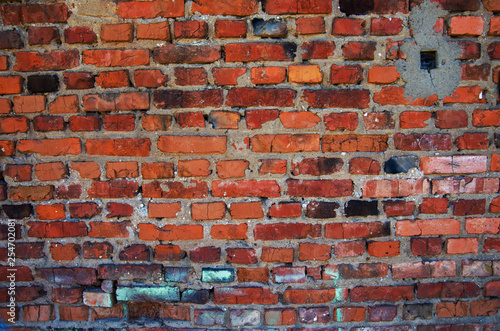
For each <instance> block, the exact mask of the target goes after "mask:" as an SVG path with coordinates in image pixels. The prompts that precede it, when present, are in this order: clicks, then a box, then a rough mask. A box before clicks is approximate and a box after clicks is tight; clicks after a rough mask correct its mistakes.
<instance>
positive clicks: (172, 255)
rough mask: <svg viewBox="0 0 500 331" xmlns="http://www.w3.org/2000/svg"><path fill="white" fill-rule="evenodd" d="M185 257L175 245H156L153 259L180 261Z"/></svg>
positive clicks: (184, 253)
mask: <svg viewBox="0 0 500 331" xmlns="http://www.w3.org/2000/svg"><path fill="white" fill-rule="evenodd" d="M185 256H186V252H184V251H183V250H181V249H180V247H179V246H176V245H157V246H156V247H155V253H154V258H155V259H156V260H158V261H180V260H182V259H183V258H184V257H185Z"/></svg>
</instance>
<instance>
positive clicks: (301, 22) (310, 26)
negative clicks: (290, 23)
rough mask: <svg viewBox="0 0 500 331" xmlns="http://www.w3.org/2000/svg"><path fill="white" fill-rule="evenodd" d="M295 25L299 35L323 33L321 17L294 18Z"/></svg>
mask: <svg viewBox="0 0 500 331" xmlns="http://www.w3.org/2000/svg"><path fill="white" fill-rule="evenodd" d="M295 26H296V27H297V34H299V35H309V34H321V33H325V20H324V19H323V17H301V18H298V19H296V20H295Z"/></svg>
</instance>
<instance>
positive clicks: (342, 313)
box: [333, 307, 366, 322]
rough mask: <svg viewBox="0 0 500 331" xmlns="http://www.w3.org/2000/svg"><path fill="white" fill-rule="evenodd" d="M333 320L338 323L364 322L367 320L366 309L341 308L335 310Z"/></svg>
mask: <svg viewBox="0 0 500 331" xmlns="http://www.w3.org/2000/svg"><path fill="white" fill-rule="evenodd" d="M333 312H334V315H333V318H334V320H335V321H338V322H362V321H364V319H365V312H366V308H364V307H339V308H336V309H334V310H333Z"/></svg>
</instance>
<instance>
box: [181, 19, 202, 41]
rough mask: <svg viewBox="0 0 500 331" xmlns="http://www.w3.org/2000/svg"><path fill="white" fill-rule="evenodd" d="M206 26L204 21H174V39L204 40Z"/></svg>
mask: <svg viewBox="0 0 500 331" xmlns="http://www.w3.org/2000/svg"><path fill="white" fill-rule="evenodd" d="M207 35H208V24H207V22H205V21H195V20H192V21H175V22H174V38H176V39H182V38H206V37H207Z"/></svg>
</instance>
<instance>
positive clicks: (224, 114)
mask: <svg viewBox="0 0 500 331" xmlns="http://www.w3.org/2000/svg"><path fill="white" fill-rule="evenodd" d="M208 121H209V122H210V123H211V124H212V126H213V128H214V129H233V130H236V129H238V123H239V121H240V114H238V113H237V112H229V111H212V112H210V114H209V115H208Z"/></svg>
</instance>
